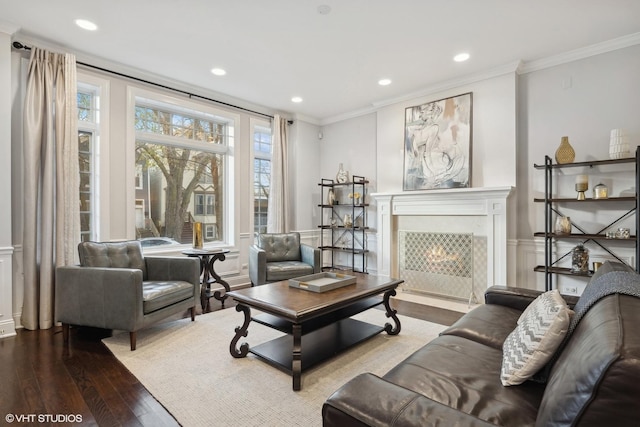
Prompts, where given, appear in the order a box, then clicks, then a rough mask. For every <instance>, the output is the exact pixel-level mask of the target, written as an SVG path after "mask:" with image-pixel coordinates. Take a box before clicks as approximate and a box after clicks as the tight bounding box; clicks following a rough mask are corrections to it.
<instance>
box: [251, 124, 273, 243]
mask: <svg viewBox="0 0 640 427" xmlns="http://www.w3.org/2000/svg"><path fill="white" fill-rule="evenodd" d="M270 182H271V128H270V127H269V126H268V124H267V123H266V122H261V123H260V124H256V125H255V126H253V230H254V231H255V232H256V233H266V232H267V211H268V205H269V186H270Z"/></svg>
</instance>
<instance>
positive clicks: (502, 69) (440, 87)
mask: <svg viewBox="0 0 640 427" xmlns="http://www.w3.org/2000/svg"><path fill="white" fill-rule="evenodd" d="M521 66H522V61H514V62H510V63H508V64H504V65H501V66H499V67H495V68H491V69H489V70H485V71H483V72H480V73H475V74H469V75H466V76H463V77H461V78H457V79H451V80H445V81H443V82H439V83H437V84H434V85H431V86H428V87H426V88H424V89H422V90H420V91H417V92H411V93H407V94H405V95H401V96H398V97H395V98H389V99H385V100H381V101H378V102H373V103H372V104H371V106H370V107H365V108H361V109H359V110H353V111H350V112H348V113H344V114H340V115H337V116H332V117H327V118H325V119H323V120H322V121H321V122H322V124H323V125H327V124H331V123H336V122H340V121H343V120H346V119H353V118H355V117H360V116H364V115H366V114H370V113H374V112H376V111H377V110H379V109H380V108H382V107H386V106H389V105H393V104H398V103H401V102H405V101H409V100H412V99H416V98H422V97H425V96H429V95H435V94H437V93H440V92H443V91H446V90H449V89H454V88H459V87H461V86H466V85H469V84H472V83H477V82H479V81H483V80H488V79H492V78H495V77H500V76H503V75H506V74H516V73H517V72H518V70H519V69H520V67H521Z"/></svg>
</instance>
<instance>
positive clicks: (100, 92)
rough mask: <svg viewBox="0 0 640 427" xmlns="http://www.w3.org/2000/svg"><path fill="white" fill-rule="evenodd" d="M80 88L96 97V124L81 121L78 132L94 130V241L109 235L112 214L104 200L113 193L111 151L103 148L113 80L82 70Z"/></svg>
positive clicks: (79, 79) (107, 130) (79, 77)
mask: <svg viewBox="0 0 640 427" xmlns="http://www.w3.org/2000/svg"><path fill="white" fill-rule="evenodd" d="M77 89H78V91H84V92H91V93H93V95H94V97H95V103H96V104H97V108H96V110H95V114H96V117H95V121H94V124H92V125H90V126H88V125H87V123H85V122H80V121H78V131H89V132H94V133H93V147H92V153H93V161H92V172H93V173H92V175H93V176H92V191H93V194H92V198H91V215H92V219H91V223H92V228H91V240H94V241H100V240H101V239H103V238H105V237H106V236H109V234H110V233H109V231H110V225H109V223H110V220H109V218H110V215H109V202H108V201H107V202H106V203H101V200H102V198H103V195H108V194H110V183H109V150H105V149H103V147H107V146H108V145H109V108H110V106H109V104H110V103H109V93H110V84H109V81H108V80H106V79H103V78H100V77H97V76H94V75H92V74H88V73H86V72H84V71H82V70H80V69H79V70H78V72H77Z"/></svg>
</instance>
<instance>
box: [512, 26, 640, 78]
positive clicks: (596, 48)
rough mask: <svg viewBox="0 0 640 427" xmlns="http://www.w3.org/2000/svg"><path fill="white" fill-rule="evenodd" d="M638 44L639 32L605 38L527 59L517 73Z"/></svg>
mask: <svg viewBox="0 0 640 427" xmlns="http://www.w3.org/2000/svg"><path fill="white" fill-rule="evenodd" d="M637 44H640V33H634V34H629V35H626V36H623V37H618V38H616V39H612V40H607V41H605V42H602V43H596V44H594V45H591V46H586V47H583V48H580V49H575V50H570V51H568V52H565V53H561V54H558V55H553V56H549V57H547V58H542V59H539V60H535V61H528V62H525V63H524V64H523V66H522V67H520V69H519V71H518V73H519V74H526V73H531V72H534V71H539V70H544V69H545V68H550V67H555V66H557V65H562V64H566V63H568V62H573V61H578V60H580V59H585V58H589V57H591V56H596V55H601V54H603V53H607V52H612V51H614V50H618V49H624V48H627V47H631V46H635V45H637Z"/></svg>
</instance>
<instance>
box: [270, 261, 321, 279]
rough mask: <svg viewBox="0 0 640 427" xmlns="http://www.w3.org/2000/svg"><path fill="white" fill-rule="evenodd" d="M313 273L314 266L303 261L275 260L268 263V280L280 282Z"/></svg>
mask: <svg viewBox="0 0 640 427" xmlns="http://www.w3.org/2000/svg"><path fill="white" fill-rule="evenodd" d="M309 274H313V266H312V265H309V264H306V263H304V262H302V261H274V262H270V263H268V264H267V281H268V282H278V281H280V280H287V279H290V278H292V277H300V276H306V275H309Z"/></svg>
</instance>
